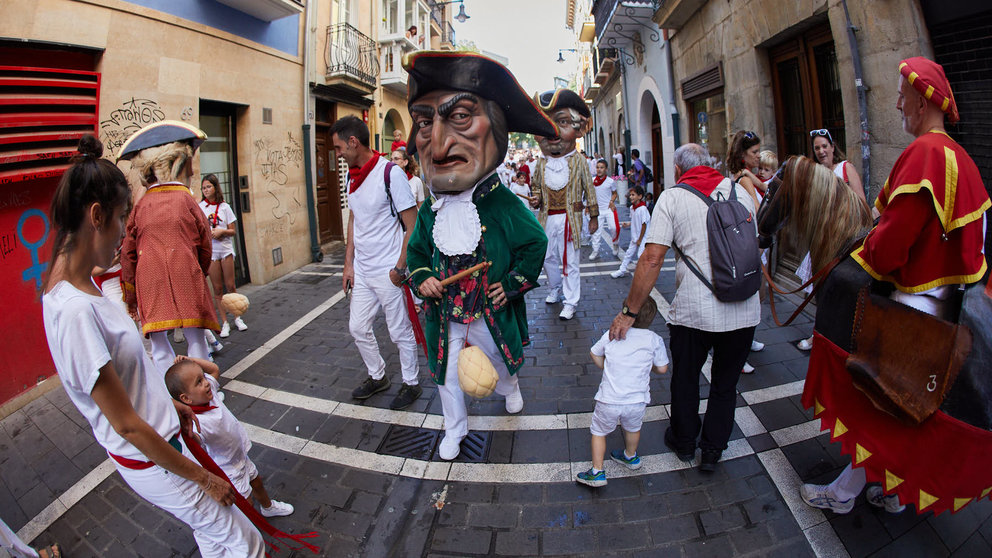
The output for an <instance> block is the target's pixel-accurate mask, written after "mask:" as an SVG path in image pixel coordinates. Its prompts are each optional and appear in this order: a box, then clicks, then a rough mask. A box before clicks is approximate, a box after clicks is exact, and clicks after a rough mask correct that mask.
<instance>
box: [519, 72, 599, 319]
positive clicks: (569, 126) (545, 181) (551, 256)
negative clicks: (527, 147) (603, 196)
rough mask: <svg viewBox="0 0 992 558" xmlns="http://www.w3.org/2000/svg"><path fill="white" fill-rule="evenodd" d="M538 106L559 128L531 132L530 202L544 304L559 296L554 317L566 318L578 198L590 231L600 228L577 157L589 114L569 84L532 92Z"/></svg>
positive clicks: (575, 274) (575, 298)
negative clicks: (540, 246)
mask: <svg viewBox="0 0 992 558" xmlns="http://www.w3.org/2000/svg"><path fill="white" fill-rule="evenodd" d="M536 100H537V101H538V103H539V104H540V107H541V110H543V111H544V112H545V113H546V114H547V115H548V116H549V117H550V118H551V120H552V122H554V123H555V125H556V126H557V127H558V135H557V136H549V135H547V134H535V138H536V139H537V143H538V145H539V146H540V147H541V153H543V154H544V158H543V159H541V160H540V161H538V163H537V168H535V169H534V173H533V176H532V177H531V190H532V191H533V192H534V193H535V197H536V198H538V199H537V200H535V202H534V203H535V207H540V209H541V212H540V214H539V216H538V219H540V221H541V224H542V225H543V226H544V230H545V232H546V233H547V236H548V252H547V254H545V257H544V271H545V273H547V274H548V286H549V287H550V289H551V292H550V293H549V294H548V298H547V300H545V302H547V303H548V304H555V303H557V302H558V301H559V300H562V299H564V302H565V303H564V305H563V306H562V309H561V314H559V315H558V317H559V318H561V319H563V320H571V319H572V317H573V316H575V307H576V306H578V304H579V294H580V284H579V242H580V237H581V231H582V210H583V209H584V208H585V204H583V198H585V202H586V203H587V204H588V209H589V234H591V235H592V234H595V233H596V230H597V228H598V227H599V206H598V205H597V203H596V191H595V190H594V189H593V184H592V174H591V173H590V172H589V165H588V164H587V163H586V160H585V158H584V157H582V156H581V155H579V156H576V150H575V140H577V139H578V138H580V137H582V135H583V134H584V133H585V131H586V128H587V126H588V123H589V118H590V116H591V113H590V112H589V107H588V106H586V103H585V101H583V100H582V97H579V95H578V94H577V93H575V92H574V91H570V90H568V89H556V90H554V91H546V92H544V93H541V94H540V95H537V96H536Z"/></svg>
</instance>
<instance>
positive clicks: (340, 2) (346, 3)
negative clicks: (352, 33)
mask: <svg viewBox="0 0 992 558" xmlns="http://www.w3.org/2000/svg"><path fill="white" fill-rule="evenodd" d="M354 1H355V0H334V2H335V4H337V9H336V10H335V12H336V13H337V23H347V24H349V25H351V26H352V27H357V23H358V22H357V19H358V14H357V13H356V12H355V7H354V6H353V5H352V3H353V2H354Z"/></svg>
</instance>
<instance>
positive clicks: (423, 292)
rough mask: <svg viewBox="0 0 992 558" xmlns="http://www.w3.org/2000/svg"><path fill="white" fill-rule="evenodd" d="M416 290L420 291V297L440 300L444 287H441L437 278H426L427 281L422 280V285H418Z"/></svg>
mask: <svg viewBox="0 0 992 558" xmlns="http://www.w3.org/2000/svg"><path fill="white" fill-rule="evenodd" d="M418 290H419V291H420V296H429V297H431V298H441V294H442V293H443V291H444V287H442V286H441V281H438V279H437V277H428V278H427V279H424V282H423V283H421V284H420V287H419V289H418Z"/></svg>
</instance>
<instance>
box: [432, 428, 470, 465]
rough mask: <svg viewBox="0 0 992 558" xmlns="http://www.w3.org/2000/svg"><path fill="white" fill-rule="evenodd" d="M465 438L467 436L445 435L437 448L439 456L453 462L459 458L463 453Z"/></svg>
mask: <svg viewBox="0 0 992 558" xmlns="http://www.w3.org/2000/svg"><path fill="white" fill-rule="evenodd" d="M464 438H465V436H451V435H450V434H445V435H444V438H442V439H441V443H440V444H438V446H437V456H438V457H440V458H441V459H443V460H445V461H451V460H452V459H454V458H456V457H458V454H459V453H461V452H462V439H464Z"/></svg>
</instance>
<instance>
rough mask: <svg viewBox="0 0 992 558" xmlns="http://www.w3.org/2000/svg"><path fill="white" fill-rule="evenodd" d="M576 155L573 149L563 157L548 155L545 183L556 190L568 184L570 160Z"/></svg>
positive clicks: (545, 165)
mask: <svg viewBox="0 0 992 558" xmlns="http://www.w3.org/2000/svg"><path fill="white" fill-rule="evenodd" d="M572 155H575V150H574V149H573V150H572V151H571V152H570V153H568V154H567V155H563V156H561V157H547V158H546V159H545V161H546V162H545V163H544V184H545V185H546V186H547V187H548V188H550V189H551V190H554V191H555V192H557V191H559V190H561V189H562V188H564V187H565V186H568V175H569V172H568V160H569V159H570V158H571V157H572Z"/></svg>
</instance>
